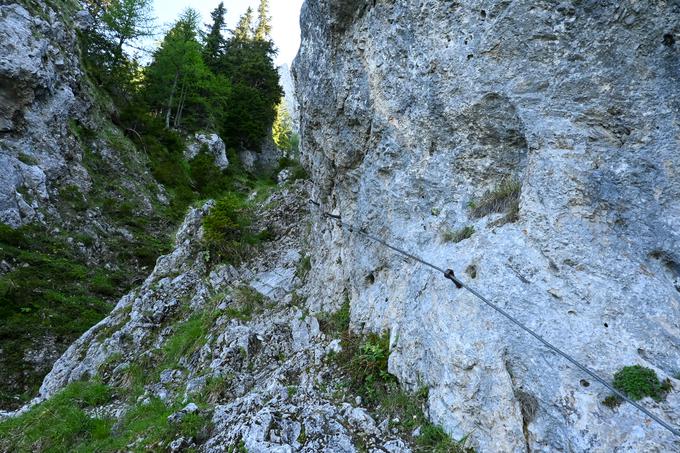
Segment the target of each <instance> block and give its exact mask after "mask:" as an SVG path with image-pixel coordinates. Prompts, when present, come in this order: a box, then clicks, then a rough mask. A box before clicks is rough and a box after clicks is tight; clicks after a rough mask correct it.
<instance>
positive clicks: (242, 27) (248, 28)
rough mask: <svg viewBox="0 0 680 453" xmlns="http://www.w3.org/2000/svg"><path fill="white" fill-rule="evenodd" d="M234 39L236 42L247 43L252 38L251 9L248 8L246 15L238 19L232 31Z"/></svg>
mask: <svg viewBox="0 0 680 453" xmlns="http://www.w3.org/2000/svg"><path fill="white" fill-rule="evenodd" d="M234 38H235V39H236V40H237V41H249V40H251V39H252V38H253V8H251V7H248V10H247V11H246V13H245V14H244V15H243V16H241V18H240V19H239V21H238V24H237V25H236V30H234Z"/></svg>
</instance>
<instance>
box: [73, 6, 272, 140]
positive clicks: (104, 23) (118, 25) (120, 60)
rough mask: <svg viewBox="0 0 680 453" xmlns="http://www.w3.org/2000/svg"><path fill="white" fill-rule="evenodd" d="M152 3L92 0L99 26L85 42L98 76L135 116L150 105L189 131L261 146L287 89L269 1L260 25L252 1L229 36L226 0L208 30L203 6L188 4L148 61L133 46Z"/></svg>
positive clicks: (159, 116)
mask: <svg viewBox="0 0 680 453" xmlns="http://www.w3.org/2000/svg"><path fill="white" fill-rule="evenodd" d="M149 8H150V2H149V0H114V1H112V2H110V3H109V4H108V6H106V7H102V6H101V3H100V2H93V3H92V5H91V6H90V9H91V11H92V14H93V16H94V17H95V18H96V21H95V26H94V27H93V28H92V29H91V30H89V31H88V32H86V33H84V34H83V43H84V55H85V57H86V62H87V67H88V68H89V72H90V73H91V75H92V77H93V78H94V80H95V81H96V82H97V83H98V84H99V85H100V86H102V87H104V88H106V89H107V90H108V91H109V92H111V93H113V94H115V97H114V100H115V101H116V102H117V104H119V105H120V106H123V107H124V108H125V109H127V110H133V111H134V112H135V115H134V116H135V117H139V116H140V114H142V113H144V114H146V115H148V116H149V117H150V118H151V119H153V120H155V121H158V122H160V123H162V124H163V126H164V127H165V129H173V130H178V131H182V132H195V131H198V130H201V129H211V130H216V131H218V132H219V133H220V135H221V136H222V138H223V139H224V140H225V142H227V145H228V146H230V147H234V148H238V147H245V148H249V149H255V150H257V149H259V147H260V144H261V143H262V141H263V139H264V138H266V136H267V135H268V134H269V133H270V131H271V127H272V123H273V122H274V119H275V117H276V105H277V104H278V103H279V101H280V99H281V96H282V94H283V93H282V90H281V87H280V86H279V76H278V72H277V70H276V68H275V67H274V63H273V57H274V55H275V54H276V50H275V48H274V44H273V42H272V41H271V38H270V31H271V24H270V18H269V17H268V16H267V11H268V2H267V1H266V0H263V1H262V2H261V5H260V8H259V14H258V21H257V24H256V25H255V24H254V23H253V22H254V18H253V11H252V10H251V9H249V10H248V11H247V12H246V13H245V14H244V15H243V16H242V17H241V20H240V21H239V24H238V26H237V28H236V29H235V30H234V31H233V33H232V34H231V36H230V37H225V36H224V31H225V15H226V9H225V7H224V4H223V3H220V4H219V5H218V6H217V8H216V9H215V10H214V11H213V12H212V14H211V18H212V23H211V24H210V25H208V29H207V31H206V32H203V30H201V26H200V16H199V14H198V13H197V12H196V11H195V10H192V9H187V10H186V11H185V12H184V13H182V15H181V16H180V18H179V19H178V20H177V21H176V22H175V23H174V24H173V26H172V27H171V28H170V30H168V32H167V33H166V34H165V36H164V37H163V39H162V41H161V44H160V46H159V47H158V49H157V50H156V51H155V52H154V53H153V55H152V59H151V62H150V64H149V65H148V66H146V67H143V68H142V67H140V66H139V64H138V63H137V62H136V61H135V58H134V57H132V56H130V55H127V54H126V53H125V52H126V50H127V51H128V52H130V50H134V48H135V47H134V45H135V43H136V42H138V41H139V39H140V38H142V37H144V36H148V35H149V34H150V32H149V31H148V28H147V27H148V16H149ZM122 24H127V26H123V25H122ZM147 121H150V120H147ZM123 125H124V126H129V125H128V124H127V123H124V124H123ZM131 130H135V131H136V129H134V128H131Z"/></svg>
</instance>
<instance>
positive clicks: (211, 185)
mask: <svg viewBox="0 0 680 453" xmlns="http://www.w3.org/2000/svg"><path fill="white" fill-rule="evenodd" d="M204 146H205V145H204ZM189 175H190V176H191V180H192V182H193V188H194V190H196V191H197V192H198V193H199V194H200V195H201V196H202V197H213V196H215V195H218V194H220V193H223V192H225V191H226V190H227V189H229V184H228V180H227V178H226V177H225V175H224V172H222V170H220V169H219V168H218V167H217V166H216V165H215V158H214V157H213V156H212V155H211V154H209V153H208V152H205V151H201V152H200V153H198V155H197V156H196V157H194V158H193V159H192V160H190V161H189Z"/></svg>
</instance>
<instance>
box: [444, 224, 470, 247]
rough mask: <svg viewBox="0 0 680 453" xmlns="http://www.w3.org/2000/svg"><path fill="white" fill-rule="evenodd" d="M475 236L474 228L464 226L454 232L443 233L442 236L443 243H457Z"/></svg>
mask: <svg viewBox="0 0 680 453" xmlns="http://www.w3.org/2000/svg"><path fill="white" fill-rule="evenodd" d="M473 234H475V227H472V226H466V227H465V228H461V229H459V230H456V231H445V232H444V233H443V234H442V239H443V240H444V242H453V243H458V242H461V241H464V240H465V239H468V238H470V237H472V235H473Z"/></svg>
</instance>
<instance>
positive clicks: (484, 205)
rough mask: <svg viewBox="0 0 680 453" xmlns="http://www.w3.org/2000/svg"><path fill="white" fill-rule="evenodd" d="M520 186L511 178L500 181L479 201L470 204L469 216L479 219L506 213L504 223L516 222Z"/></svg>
mask: <svg viewBox="0 0 680 453" xmlns="http://www.w3.org/2000/svg"><path fill="white" fill-rule="evenodd" d="M521 192H522V184H521V183H520V182H519V181H518V180H516V179H512V178H508V179H505V180H503V181H501V183H500V184H498V185H497V186H496V187H495V188H494V189H493V190H490V191H488V192H486V193H485V194H484V195H483V196H482V197H481V198H480V199H478V200H473V201H471V202H470V215H471V216H472V217H473V218H475V219H479V218H482V217H485V216H487V215H489V214H493V213H503V212H504V213H506V216H505V218H504V223H507V222H515V221H517V218H518V215H519V196H520V194H521Z"/></svg>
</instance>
